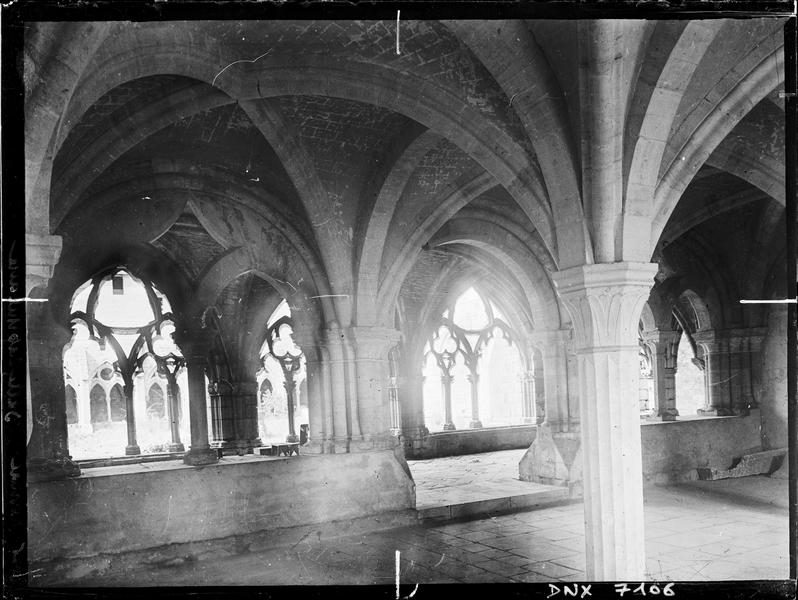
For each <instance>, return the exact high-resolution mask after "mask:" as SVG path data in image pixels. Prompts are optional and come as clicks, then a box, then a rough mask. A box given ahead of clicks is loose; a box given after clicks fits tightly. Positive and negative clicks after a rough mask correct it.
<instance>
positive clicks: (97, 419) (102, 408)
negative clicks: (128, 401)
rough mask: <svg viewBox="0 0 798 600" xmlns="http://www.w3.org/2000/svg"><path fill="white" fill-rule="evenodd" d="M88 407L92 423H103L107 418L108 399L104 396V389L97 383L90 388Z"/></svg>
mask: <svg viewBox="0 0 798 600" xmlns="http://www.w3.org/2000/svg"><path fill="white" fill-rule="evenodd" d="M89 407H90V408H89V410H90V411H91V422H92V423H105V422H106V421H107V420H108V401H107V399H106V396H105V390H104V389H103V388H102V386H101V385H100V384H99V383H98V384H95V385H94V387H92V388H91V392H90V393H89Z"/></svg>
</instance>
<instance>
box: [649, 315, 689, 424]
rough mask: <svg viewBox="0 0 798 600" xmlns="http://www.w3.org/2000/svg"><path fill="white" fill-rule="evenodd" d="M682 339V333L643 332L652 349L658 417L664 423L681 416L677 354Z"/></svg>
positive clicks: (666, 331) (668, 331) (664, 331)
mask: <svg viewBox="0 0 798 600" xmlns="http://www.w3.org/2000/svg"><path fill="white" fill-rule="evenodd" d="M681 337H682V334H681V332H680V331H672V330H653V331H644V332H643V342H644V343H645V344H647V345H648V346H649V348H650V349H651V356H652V361H651V367H652V369H651V370H652V373H653V376H654V394H655V396H654V397H655V399H656V405H657V412H656V415H657V417H658V418H660V419H662V420H663V421H675V420H676V417H677V416H679V411H678V410H677V409H676V354H677V352H678V349H679V340H681Z"/></svg>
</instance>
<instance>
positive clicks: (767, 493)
mask: <svg viewBox="0 0 798 600" xmlns="http://www.w3.org/2000/svg"><path fill="white" fill-rule="evenodd" d="M519 452H522V451H510V452H507V453H490V455H488V454H483V455H472V456H470V457H452V458H450V459H440V460H439V461H415V462H412V463H410V464H411V470H412V471H413V473H414V476H415V478H416V480H417V486H418V494H419V498H421V499H423V498H424V494H425V493H427V492H428V491H429V490H434V489H440V486H441V485H444V486H445V485H447V484H448V485H450V486H451V487H458V486H459V487H462V486H463V485H465V482H467V481H469V480H471V478H472V477H477V476H478V477H480V478H487V479H492V478H499V479H502V478H505V477H507V476H508V473H510V471H511V470H512V469H511V467H512V465H513V464H517V462H518V459H519V458H520V455H519ZM477 461H478V462H477ZM716 483H721V482H693V483H688V484H683V485H677V486H668V487H662V486H653V487H648V488H646V489H645V528H646V529H645V537H646V556H647V558H646V564H647V572H648V573H647V576H648V578H649V579H651V580H656V581H717V580H730V579H740V580H745V579H785V578H786V577H787V576H788V540H787V521H788V511H787V508H786V500H785V501H784V502H782V500H783V499H786V495H787V486H786V480H777V479H771V478H768V477H761V476H755V477H748V478H743V479H738V480H726V481H724V482H722V483H721V485H714V484H716ZM774 498H777V499H778V501H777V502H774V501H773V499H774ZM397 550H398V551H399V552H400V573H401V581H402V582H403V583H406V584H415V583H419V584H421V585H423V584H427V583H477V582H507V583H511V582H538V581H584V580H585V573H584V566H585V564H584V561H585V550H584V525H583V507H582V504H581V503H580V502H571V503H563V502H560V503H559V504H557V505H553V506H548V507H545V508H539V509H536V510H527V511H522V512H516V513H511V514H496V515H488V516H484V517H481V518H476V519H472V520H467V521H466V520H461V521H459V522H446V523H432V524H430V523H422V524H419V525H417V526H412V527H405V528H401V529H392V530H387V531H381V532H375V533H369V534H365V535H349V536H342V537H336V538H321V537H320V538H318V539H317V538H316V537H315V536H310V537H307V538H306V539H303V540H301V541H300V542H298V543H295V544H294V545H292V546H290V547H287V546H286V547H279V548H278V547H271V548H270V547H266V548H264V549H263V550H258V551H255V552H252V551H250V552H248V553H244V554H229V553H228V554H227V555H223V556H218V557H216V558H214V559H213V560H200V561H194V562H192V561H190V560H186V561H173V562H172V563H170V564H169V566H166V565H160V566H157V567H156V566H147V565H141V567H140V568H139V569H133V570H131V569H127V570H125V571H124V572H116V573H114V572H111V571H112V570H110V571H109V572H105V573H98V574H95V575H92V576H87V577H85V578H83V579H81V580H76V581H73V582H72V583H71V584H72V585H83V586H124V585H128V586H133V585H136V586H153V585H156V586H172V585H179V586H193V585H256V586H260V585H291V584H296V585H319V584H324V585H334V584H392V583H393V582H394V573H395V552H396V551H397ZM32 584H33V585H35V579H34V581H32Z"/></svg>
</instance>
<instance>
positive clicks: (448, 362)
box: [422, 287, 534, 431]
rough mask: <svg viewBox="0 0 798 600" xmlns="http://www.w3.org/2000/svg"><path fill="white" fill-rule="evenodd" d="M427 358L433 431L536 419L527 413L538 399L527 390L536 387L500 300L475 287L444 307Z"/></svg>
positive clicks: (428, 418)
mask: <svg viewBox="0 0 798 600" xmlns="http://www.w3.org/2000/svg"><path fill="white" fill-rule="evenodd" d="M449 315H451V318H450V317H449ZM423 361H424V363H423V368H422V372H423V375H424V384H423V395H424V419H425V425H426V426H427V428H428V429H429V430H430V431H448V430H455V429H466V428H469V429H479V428H481V427H500V426H507V425H520V424H523V423H524V422H533V420H534V415H528V414H526V413H528V412H530V411H533V410H534V408H530V407H534V399H528V398H526V397H525V394H526V393H534V392H533V391H532V386H529V385H526V384H525V378H524V372H525V368H524V364H525V361H524V357H523V356H522V355H521V353H520V350H519V348H518V344H517V343H515V341H514V338H513V334H512V330H511V329H510V327H509V325H508V324H507V323H506V322H505V321H504V319H503V318H502V317H501V313H500V312H499V311H498V309H497V307H496V305H495V304H494V303H493V302H492V301H489V300H486V299H485V298H484V297H483V296H482V295H480V294H479V292H477V291H476V290H475V289H474V288H473V287H472V288H469V289H468V290H466V291H465V292H464V293H463V294H462V295H460V297H458V298H457V299H456V300H455V302H454V304H453V305H452V306H450V307H448V308H447V309H446V310H445V311H444V312H443V315H442V317H441V319H440V321H439V322H438V324H437V327H436V329H435V330H434V331H433V333H432V335H431V336H430V338H429V340H428V341H427V343H426V344H425V346H424V349H423ZM527 362H530V361H527ZM525 406H526V408H525Z"/></svg>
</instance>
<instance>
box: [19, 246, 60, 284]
mask: <svg viewBox="0 0 798 600" xmlns="http://www.w3.org/2000/svg"><path fill="white" fill-rule="evenodd" d="M61 248H62V240H61V236H60V235H38V234H35V233H26V234H25V263H26V264H25V294H26V295H30V292H31V290H32V289H33V288H34V287H36V286H46V285H47V284H48V283H49V281H50V278H51V277H52V276H53V269H54V268H55V265H56V263H58V259H59V258H60V256H61Z"/></svg>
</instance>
